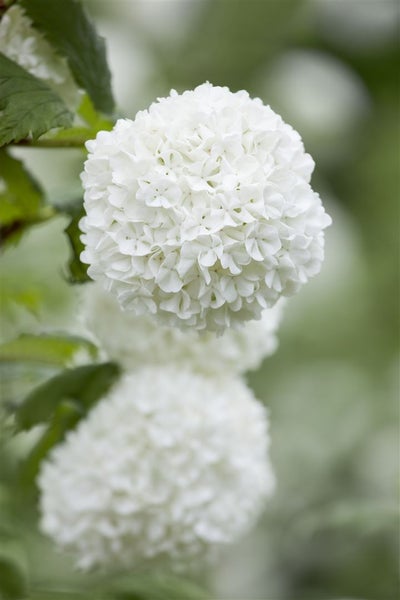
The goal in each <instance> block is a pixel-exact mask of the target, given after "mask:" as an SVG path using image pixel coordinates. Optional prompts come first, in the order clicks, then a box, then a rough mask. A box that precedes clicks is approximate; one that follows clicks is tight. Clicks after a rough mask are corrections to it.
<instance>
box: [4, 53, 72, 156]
mask: <svg viewBox="0 0 400 600" xmlns="http://www.w3.org/2000/svg"><path fill="white" fill-rule="evenodd" d="M0 111H1V120H0V146H3V145H5V144H9V143H11V142H18V141H19V140H22V139H23V138H26V137H28V136H29V135H32V137H33V138H34V139H36V138H38V137H39V136H40V135H42V134H43V133H45V132H46V131H49V129H52V128H54V127H70V126H71V124H72V113H71V112H70V111H69V110H68V109H67V107H66V106H65V104H64V103H63V101H62V100H61V98H60V97H59V96H58V95H57V94H56V93H55V92H53V91H52V90H51V89H50V88H49V87H48V86H47V85H46V84H45V83H43V82H42V81H40V80H39V79H36V77H33V75H31V74H30V73H28V72H27V71H25V69H23V68H22V67H20V66H19V65H17V64H16V63H15V62H13V61H12V60H9V59H8V58H7V57H6V56H4V54H1V53H0Z"/></svg>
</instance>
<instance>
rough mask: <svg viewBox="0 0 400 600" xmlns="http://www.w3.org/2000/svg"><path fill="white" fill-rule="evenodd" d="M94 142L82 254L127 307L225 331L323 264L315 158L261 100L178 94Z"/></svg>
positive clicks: (222, 90) (223, 93)
mask: <svg viewBox="0 0 400 600" xmlns="http://www.w3.org/2000/svg"><path fill="white" fill-rule="evenodd" d="M86 146H87V149H88V151H89V156H88V159H87V161H86V163H85V170H84V173H83V174H82V182H83V187H84V189H85V195H84V205H85V210H86V216H85V217H83V219H82V220H81V222H80V227H81V230H82V232H83V235H82V241H83V242H84V244H85V246H86V248H85V251H84V252H83V253H82V255H81V259H82V261H83V262H85V263H88V264H89V268H88V273H89V275H90V277H91V278H92V279H95V280H99V281H100V282H101V283H102V285H103V287H104V288H106V289H107V290H109V291H110V292H111V293H113V294H115V295H116V296H117V298H118V300H119V302H120V304H121V305H122V307H123V308H125V309H127V310H134V311H135V312H136V313H137V314H145V313H149V312H150V313H152V314H154V315H156V316H157V318H158V319H159V320H160V321H161V322H163V323H164V324H166V325H172V326H178V327H181V328H184V327H193V328H196V329H200V330H201V329H209V330H216V331H223V330H224V329H225V328H226V327H229V326H231V325H235V324H238V323H241V322H243V321H247V320H251V319H259V318H260V316H261V312H262V310H263V309H265V308H267V307H272V306H273V305H274V304H275V302H276V301H277V300H278V299H279V298H280V297H281V296H290V295H292V294H294V293H295V292H297V291H298V289H299V288H300V287H301V286H302V285H303V284H304V283H306V281H307V280H308V279H309V278H310V277H311V276H313V275H316V274H317V273H318V272H319V270H320V267H321V263H322V260H323V255H324V250H323V247H324V235H323V230H324V228H325V227H326V226H327V225H329V223H330V218H329V217H328V216H327V215H326V213H325V211H324V209H323V206H322V204H321V200H320V198H319V196H318V194H316V193H315V192H314V191H313V190H312V189H311V187H310V183H309V182H310V176H311V172H312V170H313V168H314V162H313V160H312V159H311V157H310V156H309V155H308V154H306V153H305V151H304V147H303V144H302V141H301V138H300V136H299V134H298V133H297V132H295V131H294V130H293V129H292V128H291V127H290V126H289V125H287V124H285V123H284V122H283V120H282V119H281V117H280V116H279V115H277V114H276V113H275V112H274V111H273V110H272V109H271V108H270V107H269V106H264V105H263V103H262V102H261V100H260V99H258V98H256V99H251V98H250V97H249V95H248V93H247V92H245V91H240V92H236V93H232V92H230V91H229V89H228V88H226V87H214V86H212V85H211V84H209V83H206V84H203V85H201V86H199V87H197V88H196V89H195V90H193V91H186V92H184V93H183V94H181V95H179V94H177V93H176V92H175V91H172V92H171V95H170V96H169V97H167V98H161V99H159V100H158V101H157V102H156V103H154V104H152V105H151V106H150V108H149V109H148V110H145V111H141V112H139V113H138V114H137V116H136V118H135V120H134V121H131V120H127V119H120V120H119V121H117V123H116V125H115V127H114V129H113V130H112V131H110V132H106V131H102V132H100V133H98V135H97V137H96V139H95V140H91V141H89V142H87V144H86Z"/></svg>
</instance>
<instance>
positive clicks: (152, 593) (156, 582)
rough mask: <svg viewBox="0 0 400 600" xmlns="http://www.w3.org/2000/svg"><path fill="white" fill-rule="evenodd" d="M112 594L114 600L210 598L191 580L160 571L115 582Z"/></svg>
mask: <svg viewBox="0 0 400 600" xmlns="http://www.w3.org/2000/svg"><path fill="white" fill-rule="evenodd" d="M113 594H114V598H115V600H172V599H173V600H211V597H210V595H209V593H208V592H207V591H205V590H204V589H202V588H200V587H199V586H198V585H197V584H195V583H193V582H192V581H188V580H187V579H183V578H181V577H177V576H174V575H169V574H168V575H164V574H160V573H158V574H151V575H150V574H149V575H133V576H131V577H127V578H124V579H122V580H120V581H119V582H118V583H117V584H115V586H114V588H113Z"/></svg>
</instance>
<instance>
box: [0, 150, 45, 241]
mask: <svg viewBox="0 0 400 600" xmlns="http://www.w3.org/2000/svg"><path fill="white" fill-rule="evenodd" d="M0 189H1V191H0V243H1V244H4V243H6V242H9V241H15V239H16V238H17V237H19V236H20V235H21V234H22V233H23V232H24V230H25V229H26V228H27V227H29V226H31V225H34V224H36V223H41V222H43V221H46V220H47V219H49V218H50V217H51V216H53V215H54V214H55V212H54V209H53V208H52V207H51V206H49V205H46V204H45V203H44V200H43V192H42V190H41V188H40V186H39V184H38V183H37V182H36V181H35V179H34V178H33V177H32V176H31V174H30V173H29V172H28V171H27V170H26V169H25V168H24V165H23V163H22V161H20V160H17V159H16V158H13V157H12V156H10V155H9V154H7V152H6V151H5V150H4V149H0Z"/></svg>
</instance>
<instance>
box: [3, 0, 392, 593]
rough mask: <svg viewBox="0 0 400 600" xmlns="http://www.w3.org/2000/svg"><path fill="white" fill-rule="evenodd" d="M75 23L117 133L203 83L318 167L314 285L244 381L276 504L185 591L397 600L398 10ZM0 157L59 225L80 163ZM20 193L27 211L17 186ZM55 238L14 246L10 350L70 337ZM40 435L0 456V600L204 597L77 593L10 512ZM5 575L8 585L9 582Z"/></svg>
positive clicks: (347, 6)
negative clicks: (228, 92)
mask: <svg viewBox="0 0 400 600" xmlns="http://www.w3.org/2000/svg"><path fill="white" fill-rule="evenodd" d="M85 5H86V6H87V8H88V10H89V12H90V13H91V14H92V15H93V17H94V18H95V20H96V21H97V23H98V26H99V29H100V31H101V32H103V33H104V35H105V37H106V41H107V44H108V47H109V54H110V59H111V65H112V70H113V77H114V79H115V84H116V85H115V95H116V100H117V105H118V106H119V110H120V113H121V114H129V116H133V115H134V113H135V111H136V110H137V109H139V108H144V107H146V106H147V104H148V103H149V102H150V101H151V100H153V99H154V98H156V97H157V96H159V95H166V94H167V93H168V91H169V89H170V88H171V87H174V88H176V89H179V90H181V89H185V88H192V87H194V86H195V85H197V84H200V83H202V82H203V81H205V80H209V81H211V82H212V83H214V84H218V85H228V86H230V87H231V89H232V90H237V89H241V88H245V89H247V90H248V91H249V92H250V93H251V94H252V95H258V96H260V97H261V98H262V99H263V101H264V102H266V103H269V102H271V104H272V107H273V108H274V109H275V110H276V111H277V112H279V113H281V114H282V115H283V117H284V118H285V119H286V120H287V121H288V122H290V123H293V125H294V126H295V127H296V128H298V129H299V131H300V133H301V134H302V137H303V139H304V142H305V146H306V148H307V149H309V150H310V152H312V154H313V157H314V159H315V161H316V164H317V167H316V172H315V176H314V184H315V187H316V188H317V189H318V190H319V191H320V193H321V196H322V197H323V199H324V202H325V203H326V205H327V208H328V212H330V213H331V214H332V215H333V219H334V224H333V226H332V227H331V229H330V230H329V231H328V233H327V260H326V264H325V266H324V268H323V272H322V273H321V275H320V276H319V277H318V278H316V280H315V281H313V282H311V283H310V284H309V285H308V286H307V287H306V288H305V289H304V291H302V292H301V293H300V294H299V296H298V297H297V298H294V299H293V300H292V301H291V302H290V303H289V305H288V309H287V315H286V320H284V323H283V327H282V331H281V335H280V340H281V342H280V348H279V350H278V352H277V354H276V355H274V356H273V357H271V358H269V359H268V360H267V361H266V362H265V364H264V365H263V366H262V368H260V369H259V370H258V371H257V372H255V373H251V374H250V375H249V382H250V384H251V385H252V387H253V388H254V390H255V392H256V395H257V396H258V397H259V399H260V400H262V401H263V402H265V403H266V404H267V405H268V406H269V408H270V415H271V436H272V457H273V461H274V464H275V468H276V474H277V481H278V490H277V494H276V496H275V498H274V499H273V500H272V502H270V504H269V506H267V508H266V512H265V517H264V519H263V521H262V522H261V524H260V525H259V526H258V527H257V529H256V530H255V531H254V532H252V533H251V534H250V535H249V536H248V537H247V538H246V539H245V540H244V541H243V542H242V543H240V544H238V546H237V547H236V548H233V549H232V550H231V551H228V552H227V553H226V556H225V557H224V560H223V562H222V563H221V564H220V565H219V566H217V567H216V568H215V569H213V570H210V571H209V572H206V573H202V574H197V575H196V576H193V579H194V580H195V579H197V580H198V582H199V584H200V586H201V587H203V586H204V587H208V588H209V589H211V590H212V592H211V596H210V597H212V598H214V599H216V598H218V600H222V599H224V600H327V599H328V598H329V599H332V600H333V599H339V598H342V599H343V598H348V599H350V598H351V599H354V600H377V599H379V600H395V599H396V598H397V597H398V594H399V587H398V580H397V576H396V573H397V566H398V560H399V552H398V535H399V513H398V508H399V503H398V500H399V497H398V492H399V472H398V466H399V465H398V442H399V428H398V421H399V411H398V395H399V365H398V359H399V347H398V341H399V329H398V325H399V323H398V316H399V313H398V310H399V302H398V301H399V297H398V260H397V257H398V228H397V227H396V225H398V217H399V212H398V211H399V209H398V195H399V191H400V181H399V174H400V173H399V170H400V166H399V158H400V152H399V150H400V148H399V133H400V131H399V118H398V117H399V115H398V108H399V75H398V67H399V38H398V27H399V5H398V4H397V2H395V1H393V2H392V0H381V1H379V0H363V1H362V2H360V1H359V0H347V2H344V1H341V0H315V1H311V0H309V1H305V0H153V1H150V2H147V3H146V2H145V1H144V0H132V1H128V0H115V1H114V2H112V3H110V2H105V1H103V2H100V1H99V0H90V1H89V0H87V1H86V2H85ZM360 7H361V8H360ZM374 19H375V21H374ZM393 23H394V25H393ZM346 32H347V37H346V36H345V33H346ZM371 32H373V34H374V35H372V33H371ZM378 34H379V35H378ZM305 52H306V54H305ZM288 57H289V58H290V59H291V57H295V58H296V59H298V61H297V62H295V65H296V69H295V70H294V71H295V73H293V72H289V71H288V73H286V74H285V80H284V82H285V86H286V87H284V86H283V84H281V83H280V86H281V87H279V86H278V81H277V79H278V78H277V77H276V74H277V73H279V72H280V69H283V66H282V65H285V64H286V65H287V64H289V63H288V60H289V59H288ZM332 60H333V61H334V64H335V65H337V69H336V70H335V69H333V68H332V64H333V63H332ZM289 62H290V61H289ZM317 63H318V64H322V66H323V69H325V73H326V77H327V78H328V80H329V82H330V92H329V94H330V95H331V96H332V101H333V104H332V107H333V108H332V109H331V112H330V113H329V112H327V113H326V114H325V113H324V115H325V116H324V118H323V119H321V120H319V121H318V120H317V113H318V111H319V108H320V106H319V104H321V103H324V107H325V108H326V109H328V108H327V107H328V103H329V95H328V96H327V95H326V94H325V95H321V93H322V92H323V91H324V90H323V89H322V87H323V83H321V81H322V80H320V79H318V77H317V78H316V79H313V77H312V73H313V72H314V71H313V68H311V69H310V68H309V65H315V64H317ZM339 72H341V73H343V77H342V78H340V77H339V75H338V73H339ZM295 75H296V76H295ZM345 85H347V86H348V87H347V89H348V90H349V94H350V95H349V98H350V99H351V98H352V103H353V104H352V107H351V106H350V100H346V102H342V103H340V102H339V99H340V93H341V90H342V88H343V86H345ZM304 89H306V90H308V91H309V95H308V101H307V102H308V104H307V102H306V101H305V100H304V98H305V96H304ZM343 97H346V96H345V95H344V96H343ZM313 98H314V101H313V102H312V100H313ZM335 100H337V102H336V103H335V102H334V101H335ZM332 111H333V112H332ZM351 111H352V112H351ZM91 115H92V121H93V118H95V117H93V112H92V113H91ZM301 115H303V119H301V118H300V117H301ZM304 115H306V116H307V119H305V117H304ZM326 115H328V116H329V115H331V117H332V120H331V121H329V119H328V118H327V116H326ZM84 119H85V120H86V122H87V124H88V126H90V127H93V128H96V126H97V125H96V123H94V122H90V119H87V118H86V117H85V116H84ZM106 126H107V124H105V127H106ZM66 135H67V137H68V134H66ZM54 153H58V157H60V156H61V157H62V158H57V156H54ZM60 153H61V154H60ZM11 155H12V157H14V159H12V158H11V159H8V160H15V161H17V159H23V161H24V163H25V165H26V168H28V169H30V171H31V172H32V173H33V174H34V175H35V177H36V178H37V179H38V181H39V183H40V186H41V187H42V188H43V190H44V193H45V194H46V197H47V198H48V199H49V200H50V201H51V203H52V204H53V205H54V206H57V211H59V210H60V205H61V206H62V205H64V206H67V205H68V202H69V201H71V200H74V199H75V198H76V197H77V193H79V179H78V176H79V172H80V170H81V167H82V160H83V154H82V153H81V152H76V151H73V150H66V151H59V150H50V149H30V148H26V149H25V148H18V149H12V153H11ZM57 161H58V162H57ZM16 164H18V165H19V164H20V163H16ZM49 165H51V168H49ZM25 184H26V185H27V186H28V188H27V189H28V191H29V193H32V194H35V193H36V192H35V189H36V187H35V186H33V184H28V182H27V180H25V179H24V178H22V179H21V185H25ZM30 185H31V187H29V186H30ZM35 185H36V184H35ZM39 205H40V200H38V202H37V206H39ZM35 206H36V205H35ZM17 208H18V207H17ZM65 212H67V214H70V213H68V210H66V211H65ZM35 218H36V217H35ZM69 222H70V220H67V219H66V218H65V217H63V216H59V217H57V219H55V220H54V221H51V222H48V223H45V224H42V225H40V226H39V225H36V226H35V227H33V228H30V229H29V230H27V231H26V233H25V235H24V237H23V238H22V239H21V241H20V243H19V244H18V246H12V245H10V246H8V247H7V248H6V249H5V250H4V252H3V256H2V257H1V263H2V264H0V276H1V282H2V285H1V290H0V302H1V307H2V313H3V319H4V320H3V324H2V330H1V338H2V340H3V341H4V342H8V340H11V339H12V338H14V337H16V336H18V335H20V334H31V335H37V334H40V333H42V332H49V331H51V332H54V331H60V330H63V329H64V330H65V331H68V330H70V329H72V330H73V331H77V330H79V323H78V322H77V319H76V312H77V310H76V308H77V306H78V304H79V292H77V291H76V289H75V290H72V289H71V286H69V285H68V284H67V281H66V276H65V273H66V264H67V263H68V261H71V260H73V258H71V254H70V248H69V245H68V240H67V238H66V236H65V235H64V233H63V231H64V229H65V227H66V226H68V224H69ZM70 227H71V226H70ZM75 234H76V231H75ZM75 234H74V236H75V237H73V238H72V240H73V243H76V240H77V238H76V235H75ZM78 276H82V277H84V274H83V275H82V274H79V273H78ZM7 368H8V367H7ZM57 373H58V371H57V369H54V368H53V369H52V370H51V369H50V368H49V365H47V366H46V367H45V366H44V365H42V367H41V368H40V369H39V368H32V364H28V365H27V364H26V363H25V364H21V365H19V366H18V369H17V370H16V369H15V365H14V367H13V368H11V367H10V371H9V377H8V379H6V378H5V377H2V391H3V395H4V397H5V398H8V399H10V398H11V397H12V399H13V400H17V401H21V399H22V398H23V397H24V396H26V393H27V392H28V391H29V390H30V389H31V388H32V386H33V385H34V384H39V383H41V382H43V381H47V380H48V378H49V377H50V376H51V375H52V376H55V377H57ZM44 385H46V383H44ZM1 423H2V412H1V410H0V427H1V426H2V425H1ZM0 431H1V432H3V430H2V429H1V430H0ZM4 431H5V430H4ZM41 435H43V431H41V430H40V431H36V430H35V429H34V430H32V431H31V432H29V433H27V434H26V433H20V434H18V435H17V436H16V437H15V438H14V439H13V440H12V441H11V442H10V441H7V443H6V440H8V436H6V435H5V434H4V443H3V445H2V446H1V453H2V460H1V464H0V521H1V522H3V521H4V523H8V524H9V526H10V527H11V529H12V532H13V533H12V536H13V544H14V546H16V547H17V546H18V545H19V550H18V552H19V554H18V552H17V554H18V556H16V557H14V558H13V559H12V560H13V561H14V562H8V563H7V562H6V561H5V560H4V561H3V562H1V560H2V558H1V557H2V556H3V555H2V554H1V553H0V580H1V579H3V582H4V581H5V582H6V584H3V588H4V589H3V588H2V587H1V585H0V590H1V591H0V597H5V598H8V597H21V594H22V592H20V591H18V589H17V592H14V591H13V589H14V590H15V586H17V588H18V585H21V586H24V585H26V583H25V581H26V579H29V583H30V589H32V590H33V592H32V596H31V597H32V598H38V599H39V598H40V600H45V599H46V598H51V600H57V599H58V598H60V600H61V598H71V599H76V600H78V599H80V598H82V599H85V598H89V597H90V598H94V597H96V599H97V598H101V597H103V596H104V598H108V592H107V591H106V590H110V594H111V597H117V598H135V599H136V600H155V598H164V597H165V599H166V600H167V598H168V600H178V599H179V598H182V600H183V598H184V597H185V600H190V598H193V600H194V599H195V598H200V597H203V594H202V592H201V590H197V586H196V585H195V584H192V583H188V584H187V585H186V584H185V582H182V581H181V582H180V583H179V582H177V581H175V580H171V581H169V582H168V581H166V580H164V579H162V578H161V580H157V579H154V578H152V577H150V582H149V580H148V579H146V577H144V579H143V580H141V581H139V579H138V578H134V579H133V580H132V581H133V583H132V586H131V587H130V588H129V582H128V583H127V584H126V585H127V587H126V588H125V587H124V586H123V585H122V584H121V585H122V587H121V588H118V590H117V587H118V585H117V584H119V582H120V578H118V577H117V578H116V579H115V578H114V579H113V578H110V579H107V580H104V578H102V577H98V576H96V575H88V576H82V575H80V574H76V573H74V572H73V571H72V568H71V564H70V562H69V559H68V558H66V557H60V556H58V555H57V554H55V552H54V550H53V548H52V546H51V544H50V543H49V542H47V541H46V540H44V539H43V538H42V537H41V536H40V535H39V534H38V531H37V512H36V506H35V503H34V501H32V502H31V503H29V502H27V501H26V499H25V501H23V499H22V501H21V497H20V493H19V492H18V487H17V485H16V481H15V473H16V472H17V471H18V465H21V464H23V463H24V461H25V460H27V456H28V455H29V453H30V452H32V448H34V447H35V444H38V443H39V442H38V440H40V436H41ZM0 444H1V442H0ZM6 539H7V544H9V539H10V533H9V532H7V534H6V533H3V531H2V529H0V547H3V546H4V547H5V545H6ZM22 549H23V550H22ZM21 552H22V554H23V555H24V560H22V559H21V556H20V554H21ZM7 556H10V555H9V554H7ZM7 560H8V559H7ZM9 560H10V561H11V559H9ZM24 561H25V562H24ZM2 569H3V570H2ZM7 569H8V570H7ZM19 571H21V572H22V573H23V576H22V578H19V577H17V578H16V580H15V577H14V575H15V573H17V572H19ZM5 573H6V575H5ZM26 573H28V574H29V575H26ZM13 577H14V580H13ZM15 581H17V583H15ZM7 582H8V583H7ZM116 582H117V583H116ZM7 585H8V589H6V587H5V586H7ZM116 585H117V587H115V586H116ZM13 586H14V587H13ZM157 586H158V587H157ZM179 586H181V591H179ZM185 586H186V587H185ZM66 589H68V590H70V591H69V592H68V593H67V592H65V591H64V590H66ZM10 590H11V591H10ZM46 590H47V591H46ZM48 590H54V591H50V592H49V591H48ZM100 590H101V591H100ZM157 590H158V591H157ZM1 594H3V596H1ZM12 594H14V596H13V595H12ZM15 594H17V595H15ZM93 594H95V595H93ZM115 594H117V595H116V596H115ZM118 594H119V595H118ZM191 594H192V595H191Z"/></svg>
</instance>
